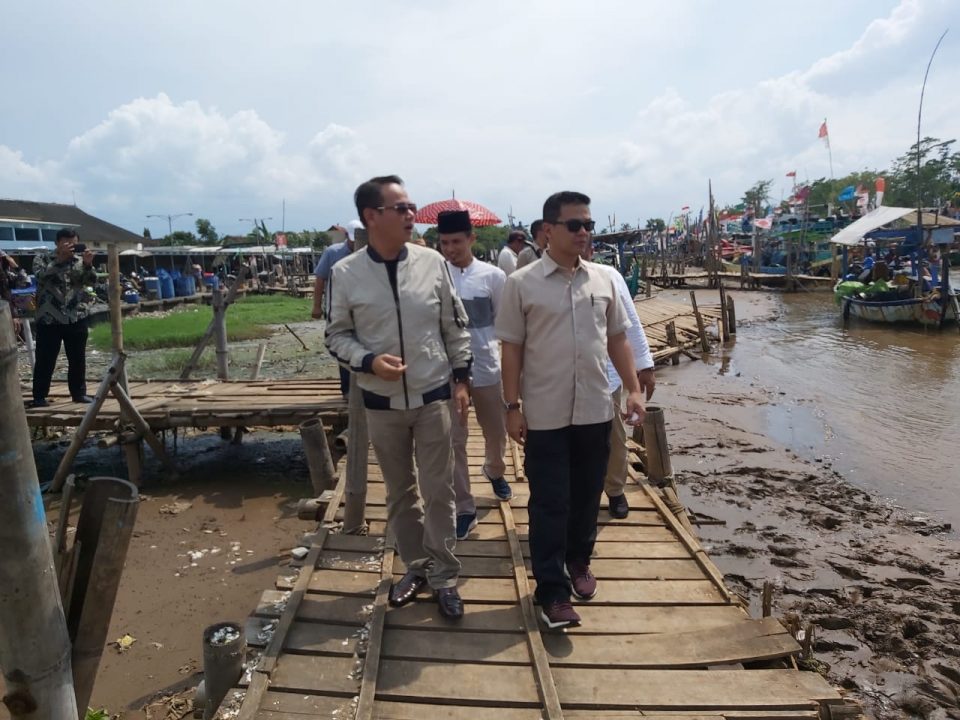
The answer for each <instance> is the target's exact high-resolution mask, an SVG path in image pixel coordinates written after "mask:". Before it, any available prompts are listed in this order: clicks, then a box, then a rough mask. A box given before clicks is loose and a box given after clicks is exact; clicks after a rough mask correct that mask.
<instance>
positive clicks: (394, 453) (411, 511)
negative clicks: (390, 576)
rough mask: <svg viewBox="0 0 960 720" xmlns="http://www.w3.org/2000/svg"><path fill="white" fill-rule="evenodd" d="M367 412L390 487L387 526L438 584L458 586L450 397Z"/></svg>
mask: <svg viewBox="0 0 960 720" xmlns="http://www.w3.org/2000/svg"><path fill="white" fill-rule="evenodd" d="M366 413H367V426H368V428H369V432H370V442H371V444H372V445H373V452H374V453H375V454H376V456H377V462H378V463H379V464H380V471H381V472H382V473H383V482H384V485H385V486H386V491H387V527H388V530H390V531H392V532H393V534H394V536H395V537H396V543H397V550H398V552H399V553H400V559H401V560H402V561H403V564H404V565H406V566H407V570H409V571H412V572H414V573H417V574H418V575H422V576H423V577H426V578H427V582H428V583H429V584H430V587H432V588H433V589H435V590H439V589H440V588H446V587H455V586H456V584H457V576H458V575H459V574H460V561H459V560H457V558H456V556H455V555H454V554H453V549H454V547H455V546H456V544H457V526H456V514H455V509H454V493H453V451H452V448H451V445H450V409H449V407H448V405H447V403H446V402H445V401H437V402H432V403H429V404H428V405H424V406H423V407H420V408H416V409H414V410H366ZM414 452H416V456H417V470H418V476H415V475H414V472H413V454H414Z"/></svg>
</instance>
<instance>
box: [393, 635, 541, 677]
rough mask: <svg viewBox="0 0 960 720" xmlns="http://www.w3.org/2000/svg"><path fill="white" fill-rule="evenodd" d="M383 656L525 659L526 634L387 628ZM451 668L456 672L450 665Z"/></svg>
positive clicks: (468, 660) (489, 660)
mask: <svg viewBox="0 0 960 720" xmlns="http://www.w3.org/2000/svg"><path fill="white" fill-rule="evenodd" d="M382 653H383V657H384V658H390V659H392V660H428V661H434V662H458V663H513V664H518V665H522V664H524V663H527V662H529V659H530V658H529V655H528V653H527V641H526V637H525V636H524V635H523V634H522V633H519V632H516V633H496V632H484V633H475V632H455V631H454V632H445V633H444V634H443V635H442V636H440V635H438V634H437V633H436V632H432V631H430V630H404V629H399V628H393V629H391V630H390V631H389V632H388V633H387V634H386V636H385V637H384V639H383V649H382ZM451 672H457V671H455V670H454V669H453V668H451Z"/></svg>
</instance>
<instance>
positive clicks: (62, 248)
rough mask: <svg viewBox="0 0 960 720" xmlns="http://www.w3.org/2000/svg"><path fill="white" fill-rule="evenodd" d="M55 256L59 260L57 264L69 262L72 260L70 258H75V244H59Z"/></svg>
mask: <svg viewBox="0 0 960 720" xmlns="http://www.w3.org/2000/svg"><path fill="white" fill-rule="evenodd" d="M53 256H54V257H55V258H56V259H57V262H60V263H65V262H67V261H68V260H70V258H72V257H73V243H72V242H65V243H57V249H56V252H54V254H53Z"/></svg>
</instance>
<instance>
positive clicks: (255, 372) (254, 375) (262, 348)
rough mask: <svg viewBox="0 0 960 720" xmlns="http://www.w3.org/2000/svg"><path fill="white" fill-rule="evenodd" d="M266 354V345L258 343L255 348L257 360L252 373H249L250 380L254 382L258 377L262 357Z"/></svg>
mask: <svg viewBox="0 0 960 720" xmlns="http://www.w3.org/2000/svg"><path fill="white" fill-rule="evenodd" d="M266 353H267V344H266V343H260V344H259V345H258V346H257V359H256V362H254V365H253V372H252V373H250V379H251V380H256V379H257V378H259V377H260V368H261V367H262V366H263V356H264V355H266Z"/></svg>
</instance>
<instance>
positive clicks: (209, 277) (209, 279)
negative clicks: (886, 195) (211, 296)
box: [203, 273, 220, 290]
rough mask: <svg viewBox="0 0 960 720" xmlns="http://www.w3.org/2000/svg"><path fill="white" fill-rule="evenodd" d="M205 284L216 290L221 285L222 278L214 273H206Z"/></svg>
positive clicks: (204, 275)
mask: <svg viewBox="0 0 960 720" xmlns="http://www.w3.org/2000/svg"><path fill="white" fill-rule="evenodd" d="M203 284H204V285H206V286H207V288H209V289H210V290H216V289H217V288H219V287H220V278H219V277H217V276H216V275H214V274H213V273H204V274H203Z"/></svg>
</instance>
